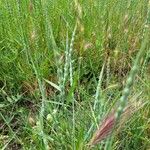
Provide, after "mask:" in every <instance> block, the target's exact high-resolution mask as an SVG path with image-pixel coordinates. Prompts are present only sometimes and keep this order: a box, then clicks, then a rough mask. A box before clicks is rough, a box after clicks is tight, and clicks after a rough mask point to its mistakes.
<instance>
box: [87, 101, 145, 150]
mask: <svg viewBox="0 0 150 150" xmlns="http://www.w3.org/2000/svg"><path fill="white" fill-rule="evenodd" d="M143 106H144V104H143V105H142V104H141V103H137V102H135V103H132V104H130V105H128V106H127V107H126V108H125V109H124V111H123V113H122V115H121V117H120V121H119V122H117V124H116V116H115V110H113V111H112V112H111V113H109V114H108V115H107V117H106V118H105V119H104V120H103V121H102V123H101V124H100V126H99V128H98V130H97V131H96V132H95V134H94V135H93V137H92V139H91V140H90V142H89V144H88V145H89V146H90V147H92V146H94V145H96V144H98V143H100V142H101V141H102V140H104V139H105V138H106V137H107V136H108V135H110V134H111V133H112V131H113V129H114V130H115V132H116V133H118V132H119V131H120V129H121V127H122V126H123V125H124V124H125V123H126V122H127V120H128V119H129V118H130V117H131V116H132V115H133V114H134V113H135V112H136V111H138V110H139V109H140V108H141V107H143ZM114 127H115V128H114Z"/></svg>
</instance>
